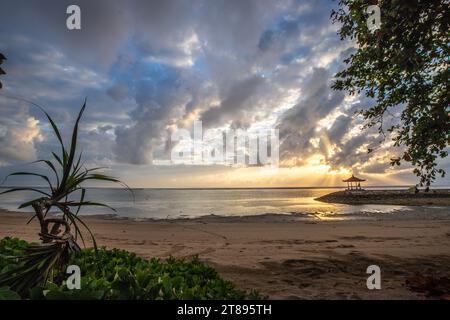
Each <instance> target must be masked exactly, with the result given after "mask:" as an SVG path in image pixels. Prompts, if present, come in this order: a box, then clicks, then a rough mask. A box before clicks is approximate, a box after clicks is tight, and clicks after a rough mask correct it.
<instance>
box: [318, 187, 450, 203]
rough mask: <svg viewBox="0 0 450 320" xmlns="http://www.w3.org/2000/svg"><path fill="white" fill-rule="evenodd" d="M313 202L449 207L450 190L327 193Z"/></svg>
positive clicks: (345, 191)
mask: <svg viewBox="0 0 450 320" xmlns="http://www.w3.org/2000/svg"><path fill="white" fill-rule="evenodd" d="M314 200H317V201H321V202H326V203H340V204H349V205H363V204H386V205H404V206H425V205H436V206H450V189H433V190H430V191H429V192H424V191H420V192H418V193H411V192H408V190H361V191H349V190H344V191H337V192H333V193H329V194H327V195H324V196H321V197H318V198H315V199H314Z"/></svg>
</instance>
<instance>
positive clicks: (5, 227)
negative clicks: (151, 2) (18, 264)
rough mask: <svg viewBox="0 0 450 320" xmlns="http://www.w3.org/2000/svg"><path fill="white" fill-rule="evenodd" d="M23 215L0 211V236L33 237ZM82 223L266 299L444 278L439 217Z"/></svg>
mask: <svg viewBox="0 0 450 320" xmlns="http://www.w3.org/2000/svg"><path fill="white" fill-rule="evenodd" d="M29 217H30V215H29V214H24V213H16V212H6V211H0V219H1V221H2V223H1V224H0V237H5V236H14V237H19V238H22V239H25V240H27V241H37V240H38V239H37V234H38V224H37V223H35V222H31V223H30V224H29V225H26V222H27V220H28V219H29ZM85 221H86V223H87V224H88V225H89V227H90V228H91V230H92V231H93V232H94V234H95V236H96V238H97V242H98V244H99V245H100V246H106V247H107V248H121V249H125V250H128V251H132V252H135V253H136V254H138V255H139V256H142V257H144V258H147V259H150V258H152V257H160V258H167V257H169V256H175V257H179V258H189V257H192V256H194V255H198V256H199V258H200V259H201V260H202V261H204V262H205V263H207V264H209V265H211V266H213V267H214V268H216V270H217V271H218V272H219V273H220V274H221V276H223V277H224V278H225V279H228V280H231V281H233V282H234V283H235V284H236V285H237V286H238V288H241V289H256V290H258V291H260V292H261V293H262V294H263V295H266V296H267V297H269V298H272V299H425V298H430V297H428V296H427V293H426V292H417V291H415V290H411V289H410V288H409V287H408V284H407V281H408V279H409V278H411V277H414V276H415V275H416V274H421V275H423V276H427V277H438V278H441V277H446V278H450V270H449V268H448V265H450V250H449V249H448V248H449V246H450V220H445V219H441V220H433V219H428V220H424V219H409V220H379V221H377V220H373V221H367V220H365V221H358V220H353V221H349V220H347V221H320V222H316V221H293V220H287V221H283V220H272V219H265V220H258V219H256V220H252V219H247V220H245V219H244V220H242V219H232V220H229V219H225V220H221V219H211V218H209V219H208V218H205V219H201V218H199V219H194V220H188V219H184V220H183V219H181V220H180V219H179V220H145V221H134V220H131V219H108V218H105V217H89V216H85ZM87 238H88V237H86V239H87ZM87 245H88V246H90V245H91V243H90V242H89V241H88V242H87ZM373 264H375V265H379V266H380V268H381V272H382V289H381V290H368V289H367V286H366V280H367V277H368V276H369V275H367V274H366V268H367V267H368V266H369V265H373ZM431 298H433V297H431ZM434 298H436V297H434Z"/></svg>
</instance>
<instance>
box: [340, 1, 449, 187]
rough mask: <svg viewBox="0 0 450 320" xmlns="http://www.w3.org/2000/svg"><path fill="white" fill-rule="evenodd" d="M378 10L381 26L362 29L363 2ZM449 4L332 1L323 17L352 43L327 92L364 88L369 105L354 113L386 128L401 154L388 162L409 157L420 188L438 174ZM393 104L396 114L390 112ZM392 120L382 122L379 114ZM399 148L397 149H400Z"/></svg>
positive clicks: (444, 127) (444, 128) (445, 137)
mask: <svg viewBox="0 0 450 320" xmlns="http://www.w3.org/2000/svg"><path fill="white" fill-rule="evenodd" d="M373 4H377V5H378V6H379V8H380V10H381V27H380V28H379V29H378V30H376V31H374V32H372V31H370V30H369V29H368V27H367V19H368V16H369V15H368V14H367V13H366V9H367V7H368V6H370V5H373ZM449 4H450V1H448V0H427V1H423V0H422V1H420V0H410V1H401V0H389V1H378V3H377V1H370V0H340V1H339V9H337V10H333V12H332V13H331V19H332V21H333V22H338V23H340V30H339V35H340V37H341V39H342V40H343V39H351V40H353V41H355V42H356V45H357V48H356V51H355V52H354V53H352V54H351V55H350V56H349V57H348V58H347V59H345V60H344V62H345V63H346V64H347V67H346V69H344V70H342V71H340V72H338V73H337V74H336V81H335V83H334V84H333V89H336V90H347V91H348V92H349V93H350V94H356V93H358V94H359V93H360V92H364V94H365V95H366V96H367V97H370V98H373V99H374V101H375V104H374V105H372V106H370V107H368V108H365V109H364V110H360V112H361V114H362V115H363V116H364V118H365V119H366V127H371V126H377V127H378V129H379V131H380V133H382V134H383V135H384V133H385V132H389V133H390V137H392V140H393V141H394V142H395V146H397V147H403V150H404V153H403V154H402V156H400V157H396V158H393V159H392V162H391V164H393V165H400V163H401V162H410V163H411V164H412V165H413V166H414V167H415V168H414V173H415V174H416V175H417V176H418V177H419V178H420V183H419V184H420V185H421V186H426V187H427V189H428V187H429V186H430V184H431V183H432V182H433V181H434V180H435V178H436V177H437V176H438V175H439V176H442V177H443V176H444V175H445V171H444V170H443V169H441V168H438V165H437V161H438V159H439V158H445V157H447V156H448V146H449V144H450V105H449V101H450V99H449V98H450V81H449V78H450V68H449V62H450V61H449V60H450V50H449V45H450V32H449V30H450V28H449V27H450V26H449V23H450V10H449ZM394 107H396V108H399V109H400V111H399V112H395V111H394V113H396V114H393V113H391V111H392V110H393V109H394ZM387 116H393V117H394V118H395V119H396V120H397V121H391V122H390V123H387V122H388V121H386V119H385V118H386V117H387ZM402 152H403V151H402Z"/></svg>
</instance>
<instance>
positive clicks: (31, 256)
mask: <svg viewBox="0 0 450 320" xmlns="http://www.w3.org/2000/svg"><path fill="white" fill-rule="evenodd" d="M34 105H35V106H37V107H39V108H40V109H41V110H42V111H43V112H44V114H45V116H46V117H47V119H48V121H49V122H50V124H51V126H52V128H53V132H54V133H55V136H56V138H57V139H58V142H59V144H60V147H61V151H60V153H59V155H58V154H56V153H54V152H52V155H53V160H47V159H44V160H38V161H36V163H42V164H43V165H45V166H46V167H47V168H48V169H49V170H50V172H51V173H52V174H53V178H52V179H51V178H50V176H47V175H43V174H40V173H34V172H15V173H12V174H10V175H9V176H33V177H38V178H40V179H42V180H43V182H45V183H46V184H47V185H48V189H49V191H46V190H45V191H44V190H42V189H38V188H32V187H22V188H11V189H8V190H6V191H4V192H2V193H0V195H2V194H7V193H11V192H18V191H32V192H34V193H38V194H39V195H40V196H39V197H38V198H36V199H34V200H31V201H27V202H25V203H23V204H21V205H20V206H19V209H21V208H26V207H32V208H33V209H34V212H35V214H34V216H33V217H32V218H31V219H30V221H31V220H33V219H35V218H37V220H38V222H39V225H40V232H39V237H40V239H41V241H42V243H41V244H37V245H32V246H30V247H29V248H28V249H27V254H26V255H24V256H22V257H20V258H19V260H20V262H21V264H20V267H19V268H17V269H12V270H6V271H5V272H2V273H0V287H2V286H4V285H6V286H9V287H11V289H13V290H14V291H16V292H19V293H21V295H27V294H28V291H29V289H30V288H32V287H35V286H37V285H40V284H43V283H45V282H46V281H47V279H48V278H51V276H52V271H53V269H55V268H64V267H65V266H66V264H67V262H68V260H69V255H70V253H71V252H77V251H79V250H80V246H79V245H78V243H77V238H78V236H79V237H80V239H81V240H82V242H83V244H84V239H83V234H82V232H81V229H80V227H81V226H82V227H84V228H85V229H86V230H87V231H88V232H89V234H90V235H91V237H92V241H93V244H94V247H95V248H96V247H97V244H96V241H95V238H94V235H93V234H92V232H91V230H90V229H89V227H88V226H87V225H86V223H85V222H84V221H83V220H82V219H81V218H80V217H79V216H78V213H79V212H80V209H81V207H84V206H104V207H108V208H110V207H109V206H107V205H105V204H102V203H97V202H91V201H86V200H85V195H86V188H85V187H84V183H86V182H87V181H94V180H97V181H98V180H100V181H110V182H116V183H120V184H122V185H124V186H125V187H127V188H128V186H126V185H125V184H124V183H122V182H120V181H119V180H117V179H115V178H113V177H110V176H106V175H104V174H99V173H96V171H97V170H99V169H101V168H91V169H87V168H85V167H84V165H83V163H82V162H81V153H79V154H78V156H76V146H77V138H78V125H79V122H80V120H81V117H82V115H83V112H84V110H85V108H86V101H85V103H84V104H83V106H82V108H81V110H80V112H79V114H78V117H77V119H76V122H75V126H74V128H73V132H72V138H71V143H70V146H69V148H66V147H65V145H64V143H63V140H62V137H61V134H60V131H59V129H58V127H57V126H56V124H55V122H54V121H53V119H52V118H51V117H50V115H49V114H48V113H47V112H46V111H45V110H44V109H43V108H42V107H40V106H38V105H36V104H34ZM9 176H8V177H9ZM8 177H6V178H5V180H6V179H7V178H8ZM128 189H129V188H128ZM75 193H79V200H70V199H71V198H72V199H73V196H74V194H75ZM52 208H56V209H58V210H59V211H60V212H61V213H62V215H61V217H53V216H52V217H48V216H47V214H48V212H49V211H50V210H51V209H52ZM110 209H112V210H114V209H113V208H110ZM30 221H29V222H30ZM61 228H63V229H62V230H61Z"/></svg>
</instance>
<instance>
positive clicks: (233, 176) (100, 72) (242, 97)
mask: <svg viewBox="0 0 450 320" xmlns="http://www.w3.org/2000/svg"><path fill="white" fill-rule="evenodd" d="M71 4H77V5H78V6H79V7H80V9H81V30H68V29H67V27H66V19H67V17H68V14H66V8H67V7H68V6H69V5H71ZM336 6H337V1H312V0H311V1H294V0H277V1H275V0H243V1H237V0H223V1H219V0H211V1H200V0H193V1H183V0H169V1H137V0H136V1H126V2H125V1H118V0H107V1H106V0H102V1H99V0H97V1H76V2H73V1H65V0H58V1H48V0H41V1H21V0H14V1H12V0H11V1H10V0H2V1H1V11H0V52H2V53H3V54H4V55H5V56H6V57H7V58H8V60H7V61H6V63H4V65H2V67H3V68H4V69H5V70H6V72H7V75H4V76H2V79H1V81H2V83H3V89H2V90H1V92H0V94H1V95H0V177H4V176H6V175H7V174H9V173H11V172H14V171H18V170H30V169H36V170H38V171H39V170H42V169H40V168H39V167H36V165H30V164H29V163H30V162H32V161H34V160H36V159H49V157H50V156H49V154H51V153H50V152H51V151H57V150H58V145H57V141H56V139H55V137H54V136H53V135H52V131H51V127H50V126H49V124H48V122H47V121H46V119H45V117H44V116H43V114H42V112H40V111H39V110H38V109H37V108H36V107H33V106H31V105H30V104H28V103H25V102H23V101H19V100H17V99H12V98H11V97H19V98H23V99H26V100H30V101H33V102H35V103H38V104H39V105H42V106H44V107H45V109H46V110H47V111H48V112H49V113H50V114H51V115H52V117H54V119H55V121H56V122H57V123H58V125H59V126H60V127H61V130H62V133H63V137H64V139H66V140H67V139H69V137H70V133H71V130H72V126H73V123H74V120H75V117H76V115H77V113H78V110H79V109H80V107H81V105H82V104H83V101H84V99H85V98H87V109H86V112H85V115H84V116H83V119H82V122H81V127H80V138H79V139H80V141H79V147H80V150H81V149H82V151H83V157H84V159H85V165H86V166H87V167H93V166H94V167H97V166H104V167H106V169H104V172H105V173H107V174H110V175H113V176H116V177H118V178H120V179H122V180H123V181H124V182H126V183H127V184H129V185H130V186H132V187H169V188H177V187H201V188H207V187H297V186H298V187H307V186H337V185H342V184H343V183H342V181H341V180H342V179H343V178H346V177H348V176H349V175H350V174H351V173H352V172H353V173H355V174H357V175H359V176H362V177H363V178H365V179H367V184H368V185H410V184H414V183H416V182H417V179H416V177H415V176H414V175H413V174H412V173H411V171H412V169H411V168H410V167H409V166H408V165H402V166H400V167H395V168H392V167H391V166H390V165H389V160H390V158H392V157H394V156H395V155H397V154H400V153H401V149H399V148H394V147H393V146H392V143H391V142H390V141H389V139H387V140H386V141H384V142H383V141H382V137H380V136H379V134H378V133H377V130H376V129H375V128H373V129H363V128H362V125H363V119H361V117H360V116H358V115H357V114H355V112H356V111H357V110H360V109H365V108H368V107H369V106H371V105H373V101H371V100H369V99H368V98H366V97H364V96H363V95H361V96H358V95H356V96H349V95H348V94H346V93H345V92H339V91H333V90H332V89H330V85H331V84H332V82H333V76H334V74H335V73H336V72H337V71H339V70H341V69H343V68H344V67H345V64H344V63H343V62H342V61H343V60H344V59H345V57H348V55H349V54H351V52H352V51H353V50H355V43H353V42H351V41H341V40H340V38H339V36H338V35H337V30H338V27H339V26H338V25H333V24H332V23H331V21H330V13H331V10H332V9H333V8H336ZM395 112H398V110H393V114H394V116H395V115H396V113H395ZM195 121H201V122H202V126H203V130H207V129H210V130H213V131H214V130H215V131H217V132H222V131H225V130H231V129H233V130H244V131H246V132H254V131H257V130H261V129H276V130H278V132H279V166H278V167H277V168H274V167H270V166H265V165H256V166H255V165H245V164H244V165H242V164H241V165H229V164H224V163H202V164H195V165H193V164H190V163H173V162H172V161H171V154H172V151H173V150H174V148H176V147H177V145H178V144H177V143H174V141H173V140H172V139H171V136H172V134H173V133H174V132H177V130H183V129H184V130H187V131H189V132H192V130H193V129H192V128H193V126H194V122H195ZM393 121H394V120H393ZM368 148H371V149H374V150H375V151H374V152H371V153H368V152H367V150H368ZM440 165H441V167H443V168H444V169H447V171H450V161H449V160H448V159H446V160H443V161H441V163H440ZM23 183H26V184H34V185H36V184H39V182H38V181H37V180H36V181H35V180H23V179H22V180H20V179H11V180H8V182H7V183H6V184H8V185H10V184H23ZM436 184H437V185H444V184H445V181H444V180H442V179H441V180H438V181H437V183H436Z"/></svg>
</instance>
